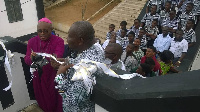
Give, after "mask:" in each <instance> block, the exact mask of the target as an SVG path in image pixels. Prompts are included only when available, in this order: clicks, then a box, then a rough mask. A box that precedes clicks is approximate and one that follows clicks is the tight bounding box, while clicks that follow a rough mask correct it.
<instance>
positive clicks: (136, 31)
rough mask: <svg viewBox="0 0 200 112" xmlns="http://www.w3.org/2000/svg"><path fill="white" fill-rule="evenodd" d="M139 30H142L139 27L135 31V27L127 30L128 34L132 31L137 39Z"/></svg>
mask: <svg viewBox="0 0 200 112" xmlns="http://www.w3.org/2000/svg"><path fill="white" fill-rule="evenodd" d="M140 28H142V27H139V28H138V29H136V28H135V26H132V27H131V28H130V29H129V32H130V31H133V32H134V33H135V37H136V38H137V37H138V35H139V31H140ZM129 32H128V33H129Z"/></svg>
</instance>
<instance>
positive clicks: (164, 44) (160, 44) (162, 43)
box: [153, 34, 172, 52]
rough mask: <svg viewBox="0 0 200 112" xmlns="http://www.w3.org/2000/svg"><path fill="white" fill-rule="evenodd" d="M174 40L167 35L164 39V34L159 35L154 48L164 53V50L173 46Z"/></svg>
mask: <svg viewBox="0 0 200 112" xmlns="http://www.w3.org/2000/svg"><path fill="white" fill-rule="evenodd" d="M171 40H172V38H171V37H170V36H169V35H167V36H166V37H163V34H159V35H158V36H157V38H156V39H155V41H154V44H153V46H154V47H155V48H156V50H157V51H159V52H163V51H164V50H168V49H169V46H170V44H171Z"/></svg>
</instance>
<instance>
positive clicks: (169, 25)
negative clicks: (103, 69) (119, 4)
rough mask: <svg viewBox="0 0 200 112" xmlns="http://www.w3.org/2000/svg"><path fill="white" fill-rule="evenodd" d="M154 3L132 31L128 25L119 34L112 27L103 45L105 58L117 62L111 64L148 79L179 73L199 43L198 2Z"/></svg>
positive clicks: (195, 0)
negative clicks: (197, 41)
mask: <svg viewBox="0 0 200 112" xmlns="http://www.w3.org/2000/svg"><path fill="white" fill-rule="evenodd" d="M154 2H155V1H154ZM154 2H153V1H152V0H149V2H148V6H147V10H146V14H145V15H144V17H143V18H142V20H139V19H135V20H134V24H133V26H132V27H131V28H130V29H127V28H126V25H127V22H126V21H122V22H121V23H120V29H119V30H117V31H115V25H114V24H110V25H109V31H108V32H107V35H106V41H105V42H104V43H102V48H103V49H104V51H105V58H109V59H110V60H115V62H113V63H112V64H117V65H115V66H116V67H120V68H123V67H122V66H123V65H124V66H125V70H126V71H128V72H131V73H140V74H141V75H143V76H147V77H152V76H159V75H165V74H167V73H178V72H179V71H178V70H177V69H176V68H177V67H179V66H180V65H181V62H182V60H183V59H184V57H185V55H186V53H187V51H188V50H189V49H190V47H192V46H193V45H194V44H195V42H196V34H195V31H194V30H195V27H196V25H197V23H198V21H199V19H200V17H199V15H200V8H199V4H200V1H198V0H179V1H178V0H165V1H163V0H158V1H157V2H155V3H154ZM149 9H150V11H149ZM113 43H116V44H118V45H120V46H121V49H122V52H121V51H120V48H119V47H117V46H116V45H115V44H113ZM113 46H115V47H113ZM117 48H118V49H117ZM115 58H116V59H115ZM119 62H120V63H122V64H119Z"/></svg>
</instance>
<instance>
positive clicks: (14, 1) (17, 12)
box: [4, 0, 23, 23]
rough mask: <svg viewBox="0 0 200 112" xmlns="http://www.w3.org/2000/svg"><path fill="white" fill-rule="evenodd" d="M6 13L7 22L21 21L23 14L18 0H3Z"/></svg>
mask: <svg viewBox="0 0 200 112" xmlns="http://www.w3.org/2000/svg"><path fill="white" fill-rule="evenodd" d="M4 1H5V5H6V10H7V15H8V20H9V23H13V22H17V21H22V20H23V15H22V9H21V4H20V0H4Z"/></svg>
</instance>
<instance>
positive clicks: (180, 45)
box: [169, 38, 188, 58]
mask: <svg viewBox="0 0 200 112" xmlns="http://www.w3.org/2000/svg"><path fill="white" fill-rule="evenodd" d="M187 50H188V42H187V41H186V40H185V39H183V40H182V41H181V42H179V41H175V40H174V38H173V39H172V41H171V47H170V49H169V51H171V52H172V53H173V54H174V58H179V57H181V55H182V53H183V52H184V53H186V52H187Z"/></svg>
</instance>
